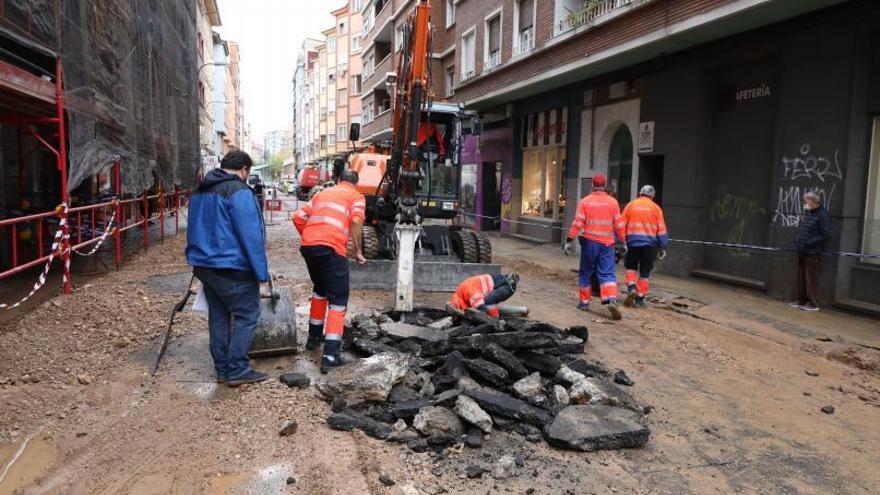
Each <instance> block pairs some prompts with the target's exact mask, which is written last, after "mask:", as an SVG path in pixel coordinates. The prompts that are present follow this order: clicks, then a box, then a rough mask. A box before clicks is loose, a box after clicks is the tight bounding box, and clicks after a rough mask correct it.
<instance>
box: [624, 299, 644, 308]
mask: <svg viewBox="0 0 880 495" xmlns="http://www.w3.org/2000/svg"><path fill="white" fill-rule="evenodd" d="M627 299H629V298H627ZM635 305H636V307H637V308H644V307H645V298H644V297H636V301H635Z"/></svg>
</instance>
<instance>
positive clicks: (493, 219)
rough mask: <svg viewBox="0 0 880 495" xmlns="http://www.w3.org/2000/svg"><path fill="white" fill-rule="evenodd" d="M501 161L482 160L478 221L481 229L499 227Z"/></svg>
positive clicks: (496, 228)
mask: <svg viewBox="0 0 880 495" xmlns="http://www.w3.org/2000/svg"><path fill="white" fill-rule="evenodd" d="M503 169H504V164H503V163H502V162H496V161H492V162H483V166H482V174H483V176H482V179H483V184H482V186H483V188H482V191H481V193H482V195H483V213H482V215H483V217H482V221H481V222H480V224H481V228H482V229H483V230H498V229H499V228H500V227H501V172H502V170H503Z"/></svg>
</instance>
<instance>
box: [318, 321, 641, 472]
mask: <svg viewBox="0 0 880 495" xmlns="http://www.w3.org/2000/svg"><path fill="white" fill-rule="evenodd" d="M588 339H589V331H588V329H587V328H586V327H583V326H573V327H569V328H565V329H561V328H558V327H556V326H554V325H551V324H549V323H546V322H541V321H534V320H527V319H521V318H506V319H500V320H499V319H495V318H492V317H490V316H488V315H486V314H484V313H481V312H478V311H473V310H467V311H465V312H458V311H454V310H448V309H434V308H418V309H416V310H414V311H412V312H408V313H399V312H395V311H384V312H379V311H374V312H372V313H371V314H364V315H359V316H356V317H354V318H352V320H351V323H350V324H349V325H347V326H346V331H345V335H344V342H343V348H344V349H345V350H346V351H347V352H348V353H349V354H354V355H355V356H357V357H358V358H359V359H354V360H352V362H351V363H349V364H347V365H345V366H343V367H341V368H338V369H336V370H333V371H331V372H330V373H329V374H328V375H325V376H323V377H322V378H321V380H319V381H318V382H317V383H316V384H315V387H316V389H317V390H318V392H319V393H320V394H321V396H322V397H323V398H324V399H325V400H327V401H328V402H330V403H331V414H330V416H329V417H328V418H327V423H328V425H329V426H330V427H331V428H333V429H336V430H342V431H351V430H354V429H358V430H361V431H363V432H364V433H365V434H367V435H369V436H371V437H374V438H377V439H381V440H385V441H388V442H395V443H400V444H406V445H407V446H408V447H409V448H410V449H411V450H412V451H414V452H429V451H433V452H442V451H443V450H444V449H446V448H448V447H458V446H459V444H463V445H466V446H467V447H470V448H480V447H481V446H482V445H483V441H484V438H487V437H488V436H489V435H491V434H492V433H493V432H494V431H496V430H500V431H506V432H514V433H518V434H520V435H522V436H523V437H524V438H525V439H526V440H527V441H528V442H532V443H536V444H537V443H541V442H546V443H548V444H549V445H551V446H553V447H556V448H560V449H569V450H577V451H583V452H591V451H597V450H608V449H621V448H633V447H641V446H643V445H645V444H646V443H647V441H648V439H649V437H650V430H649V428H648V426H647V421H646V418H645V415H646V414H647V413H649V412H650V407H649V406H645V405H641V404H639V403H638V402H637V401H636V399H635V398H634V397H633V396H632V395H631V394H630V393H629V392H628V391H627V390H625V389H624V388H623V387H621V386H618V384H620V385H624V386H632V384H633V381H632V379H630V378H629V377H628V376H627V375H626V373H625V372H623V371H622V370H615V371H612V370H609V369H608V368H606V367H605V366H604V365H603V364H602V363H600V362H597V361H595V360H591V359H589V358H588V355H587V353H586V351H587V343H588ZM496 474H498V475H499V476H500V475H501V474H500V473H496Z"/></svg>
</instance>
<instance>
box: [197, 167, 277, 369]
mask: <svg viewBox="0 0 880 495" xmlns="http://www.w3.org/2000/svg"><path fill="white" fill-rule="evenodd" d="M252 165H253V162H252V161H251V157H250V156H248V154H247V153H245V152H243V151H237V150H236V151H230V152H229V153H227V154H226V156H224V157H223V160H221V162H220V168H216V169H214V170H211V171H210V172H208V175H206V176H205V178H204V180H203V181H202V182H201V183H200V184H199V186H198V188H196V190H195V192H194V193H193V196H192V199H191V200H190V205H189V224H188V225H187V229H186V233H187V245H186V259H187V262H189V264H190V265H192V267H193V274H195V276H196V277H197V278H198V279H199V280H200V281H201V282H202V285H203V286H204V289H203V290H204V293H205V299H207V302H208V328H209V330H210V332H209V334H210V346H211V357H213V359H214V369H215V371H216V372H217V383H227V384H228V385H229V386H230V387H236V386H238V385H241V384H243V383H253V382H259V381H262V380H265V379H266V378H267V376H266V375H265V374H264V373H260V372H259V371H256V370H254V368H253V367H252V366H251V363H250V360H249V359H248V352H249V351H250V349H251V341H252V340H253V337H254V330H255V329H256V326H257V322H258V320H259V316H260V282H265V281H268V280H269V269H268V263H267V261H266V240H265V238H264V231H263V216H262V215H261V214H260V206H259V205H258V204H257V197H256V194H254V191H253V190H252V189H251V188H250V187H248V185H247V182H246V181H247V178H248V174H249V173H250V170H251V166H252Z"/></svg>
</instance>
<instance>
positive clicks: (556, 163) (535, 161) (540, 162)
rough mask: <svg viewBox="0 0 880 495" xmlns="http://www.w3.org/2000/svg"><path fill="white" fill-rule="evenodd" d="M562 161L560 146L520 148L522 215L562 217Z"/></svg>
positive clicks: (563, 160)
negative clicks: (521, 163)
mask: <svg viewBox="0 0 880 495" xmlns="http://www.w3.org/2000/svg"><path fill="white" fill-rule="evenodd" d="M565 162H566V156H565V147H562V146H552V147H547V148H543V149H530V150H525V151H523V196H522V197H523V200H522V214H523V215H525V216H531V217H544V218H549V219H553V220H562V219H563V214H564V211H565V181H564V177H565V165H566V163H565Z"/></svg>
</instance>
